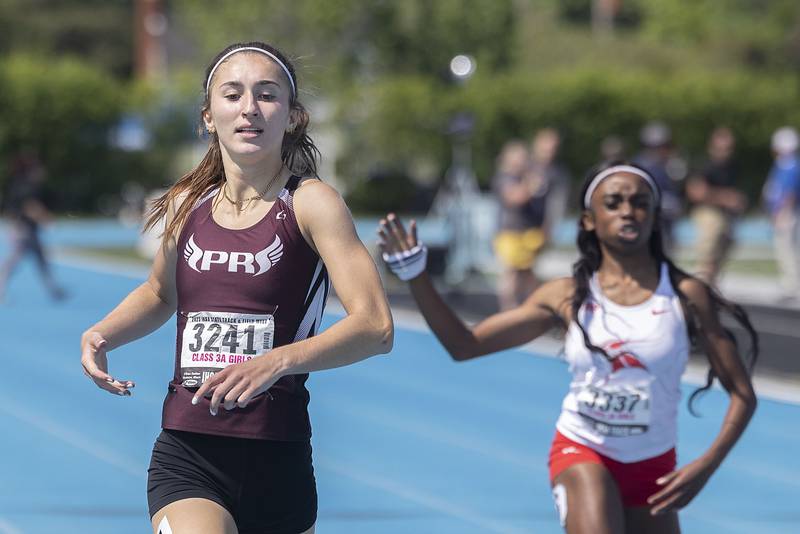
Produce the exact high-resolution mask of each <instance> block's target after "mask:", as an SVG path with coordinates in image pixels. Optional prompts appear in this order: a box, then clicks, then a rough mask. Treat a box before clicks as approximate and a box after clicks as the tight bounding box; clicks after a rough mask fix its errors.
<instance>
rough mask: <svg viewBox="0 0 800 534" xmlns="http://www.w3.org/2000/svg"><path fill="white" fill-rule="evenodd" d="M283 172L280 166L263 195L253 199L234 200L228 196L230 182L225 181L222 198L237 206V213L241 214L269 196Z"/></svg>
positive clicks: (255, 196)
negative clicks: (256, 201) (254, 203)
mask: <svg viewBox="0 0 800 534" xmlns="http://www.w3.org/2000/svg"><path fill="white" fill-rule="evenodd" d="M282 171H283V165H281V166H280V168H279V169H278V172H277V173H275V176H273V177H272V179H271V180H270V181H269V182H268V183H267V186H266V187H265V188H264V190H263V191H261V193H259V194H257V195H254V196H252V197H248V198H243V199H241V200H234V199H232V198H231V197H229V196H228V181H227V180H225V183H224V184H222V196H223V197H225V200H227V201H228V202H230V203H231V204H233V205H234V206H236V210H237V211H240V212H241V211H244V210H246V209H247V208H249V207H250V203H251V202H253V201H254V200H261V199H263V198H264V195H266V194H267V192H268V191H269V189H270V188H271V187H272V184H273V183H275V180H277V179H278V176H280V175H281V172H282Z"/></svg>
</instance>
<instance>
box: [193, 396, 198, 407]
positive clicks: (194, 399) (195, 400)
mask: <svg viewBox="0 0 800 534" xmlns="http://www.w3.org/2000/svg"><path fill="white" fill-rule="evenodd" d="M197 402H198V401H197V397H192V406H197Z"/></svg>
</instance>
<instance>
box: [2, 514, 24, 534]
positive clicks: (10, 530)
mask: <svg viewBox="0 0 800 534" xmlns="http://www.w3.org/2000/svg"><path fill="white" fill-rule="evenodd" d="M0 534H24V532H23V531H22V530H20V529H18V528H17V527H15V526H14V525H12V524H11V523H10V522H9V521H8V520H7V519H3V518H2V517H0Z"/></svg>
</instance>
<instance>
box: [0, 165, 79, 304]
mask: <svg viewBox="0 0 800 534" xmlns="http://www.w3.org/2000/svg"><path fill="white" fill-rule="evenodd" d="M44 180H45V169H44V167H43V166H42V164H41V162H40V161H39V158H38V157H37V156H36V154H35V153H33V152H32V151H30V150H25V151H22V152H20V154H19V155H18V156H17V157H16V158H14V160H13V161H12V164H11V170H10V173H9V182H8V188H7V194H6V198H5V205H6V215H7V216H8V218H9V223H10V237H11V254H10V255H9V256H8V258H6V260H5V261H4V262H3V264H2V266H0V300H3V298H4V297H5V293H6V288H7V286H8V281H9V279H10V278H11V275H12V274H13V273H14V270H15V269H16V267H17V265H18V264H19V262H20V261H21V260H22V259H23V258H24V257H25V256H26V255H27V254H32V255H33V257H34V258H35V259H36V264H37V266H38V267H39V274H40V275H41V278H42V281H43V282H44V285H45V287H46V288H47V291H48V292H49V293H50V296H51V297H52V298H53V299H55V300H61V299H63V298H64V296H65V294H64V290H63V289H61V288H60V287H59V286H58V285H57V284H56V283H55V282H54V281H53V277H52V274H51V272H50V265H49V263H48V261H47V255H46V253H45V250H44V247H43V246H42V241H41V239H40V238H39V226H40V225H41V224H42V223H45V222H48V221H49V220H50V219H51V218H52V216H51V214H50V212H49V211H48V210H47V208H46V207H45V204H44V199H43V194H42V185H43V184H44Z"/></svg>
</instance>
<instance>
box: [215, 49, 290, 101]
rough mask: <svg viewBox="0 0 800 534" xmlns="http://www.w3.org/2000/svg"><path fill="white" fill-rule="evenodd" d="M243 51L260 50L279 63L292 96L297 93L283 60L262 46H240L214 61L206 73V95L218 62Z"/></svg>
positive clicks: (220, 62) (218, 64)
mask: <svg viewBox="0 0 800 534" xmlns="http://www.w3.org/2000/svg"><path fill="white" fill-rule="evenodd" d="M244 51H250V52H260V53H262V54H264V55H265V56H267V57H269V58H270V59H272V60H273V61H274V62H275V63H277V64H278V65H280V67H281V68H282V69H283V72H284V73H285V74H286V77H287V78H289V83H290V84H291V86H292V97H294V96H295V95H296V94H297V88H296V87H295V86H294V79H292V75H291V74H290V73H289V69H288V68H286V65H284V64H283V61H281V60H280V59H278V57H277V56H276V55H275V54H273V53H272V52H268V51H267V50H264V49H263V48H258V47H255V46H243V47H241V48H234V49H233V50H231V51H230V52H228V53H227V54H225V55H224V56H222V57H221V58H219V61H217V62H216V64H215V65H214V67H213V68H212V69H211V71H210V72H209V73H208V80H206V96H208V89H209V87H211V78H213V77H214V71H216V70H217V67H219V66H220V64H222V62H223V61H225V60H226V59H228V58H229V57H231V56H232V55H233V54H236V53H237V52H244Z"/></svg>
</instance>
